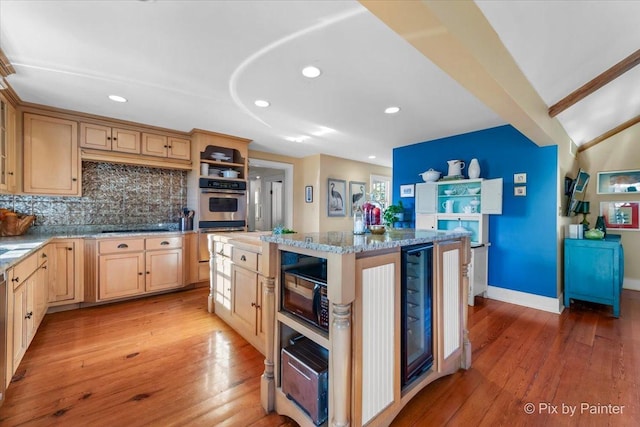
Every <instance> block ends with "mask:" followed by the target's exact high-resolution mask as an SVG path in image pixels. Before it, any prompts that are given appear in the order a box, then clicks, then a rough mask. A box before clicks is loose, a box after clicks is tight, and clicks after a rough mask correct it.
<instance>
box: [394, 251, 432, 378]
mask: <svg viewBox="0 0 640 427" xmlns="http://www.w3.org/2000/svg"><path fill="white" fill-rule="evenodd" d="M401 298H402V299H401V327H402V341H401V351H402V372H401V374H402V386H403V387H405V386H406V385H408V384H410V383H411V382H412V381H413V380H414V379H415V378H416V377H418V376H419V375H420V374H421V373H422V372H424V371H426V370H427V369H429V368H431V366H432V365H433V244H427V245H419V246H408V247H405V248H403V249H402V292H401Z"/></svg>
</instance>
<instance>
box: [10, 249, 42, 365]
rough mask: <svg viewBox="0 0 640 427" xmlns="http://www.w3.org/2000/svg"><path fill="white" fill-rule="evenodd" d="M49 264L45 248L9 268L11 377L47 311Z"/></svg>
mask: <svg viewBox="0 0 640 427" xmlns="http://www.w3.org/2000/svg"><path fill="white" fill-rule="evenodd" d="M48 267H49V266H48V256H47V248H43V249H41V250H39V251H37V252H36V253H33V254H32V255H30V256H29V257H27V258H26V259H24V260H23V261H21V262H20V263H19V264H16V265H15V266H13V267H12V268H10V269H9V270H7V287H8V289H7V292H8V294H9V298H8V303H9V310H8V312H9V317H8V319H7V320H8V325H7V342H6V347H7V372H8V374H9V376H10V375H13V374H14V373H15V371H16V370H17V369H18V365H20V361H21V360H22V357H23V356H24V354H25V352H26V351H27V348H28V347H29V344H30V343H31V340H32V339H33V337H34V335H35V334H36V331H37V329H38V326H39V325H40V322H42V319H43V318H44V315H45V313H46V311H47V295H48V290H47V281H48V276H49V271H48ZM3 345H5V343H3Z"/></svg>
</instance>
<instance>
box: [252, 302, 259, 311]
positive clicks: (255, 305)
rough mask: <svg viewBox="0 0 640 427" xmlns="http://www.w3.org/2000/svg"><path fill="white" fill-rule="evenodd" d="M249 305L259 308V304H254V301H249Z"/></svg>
mask: <svg viewBox="0 0 640 427" xmlns="http://www.w3.org/2000/svg"><path fill="white" fill-rule="evenodd" d="M251 307H255V308H258V309H259V308H260V306H259V305H258V304H256V303H255V302H252V303H251Z"/></svg>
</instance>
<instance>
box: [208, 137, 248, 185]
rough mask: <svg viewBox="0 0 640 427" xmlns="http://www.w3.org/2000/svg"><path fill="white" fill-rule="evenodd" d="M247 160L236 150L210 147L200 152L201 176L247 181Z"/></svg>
mask: <svg viewBox="0 0 640 427" xmlns="http://www.w3.org/2000/svg"><path fill="white" fill-rule="evenodd" d="M247 174H248V172H247V160H246V159H245V158H244V157H242V155H241V154H240V152H239V151H238V150H236V149H234V148H227V147H218V146H213V145H208V146H207V147H206V148H205V150H204V151H202V152H200V176H201V177H202V178H207V177H209V178H216V179H219V178H220V179H229V180H242V181H244V180H246V178H247Z"/></svg>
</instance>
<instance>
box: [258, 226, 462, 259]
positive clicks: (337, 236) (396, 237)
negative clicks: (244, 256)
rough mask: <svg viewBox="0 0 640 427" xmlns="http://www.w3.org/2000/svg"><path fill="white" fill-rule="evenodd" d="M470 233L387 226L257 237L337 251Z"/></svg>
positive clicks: (379, 247)
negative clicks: (357, 231)
mask: <svg viewBox="0 0 640 427" xmlns="http://www.w3.org/2000/svg"><path fill="white" fill-rule="evenodd" d="M465 236H471V232H457V231H439V230H416V229H412V228H402V229H392V230H387V232H386V233H385V234H379V235H378V234H362V235H354V234H353V233H352V232H344V231H328V232H325V233H293V234H269V235H262V236H261V237H260V240H262V241H265V242H269V243H278V244H283V245H287V246H292V247H296V248H301V249H309V250H314V251H320V252H331V253H337V254H347V253H358V252H366V251H377V250H381V249H391V248H397V247H403V246H411V245H417V244H423V243H430V242H436V241H442V240H450V239H455V238H459V237H465Z"/></svg>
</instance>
